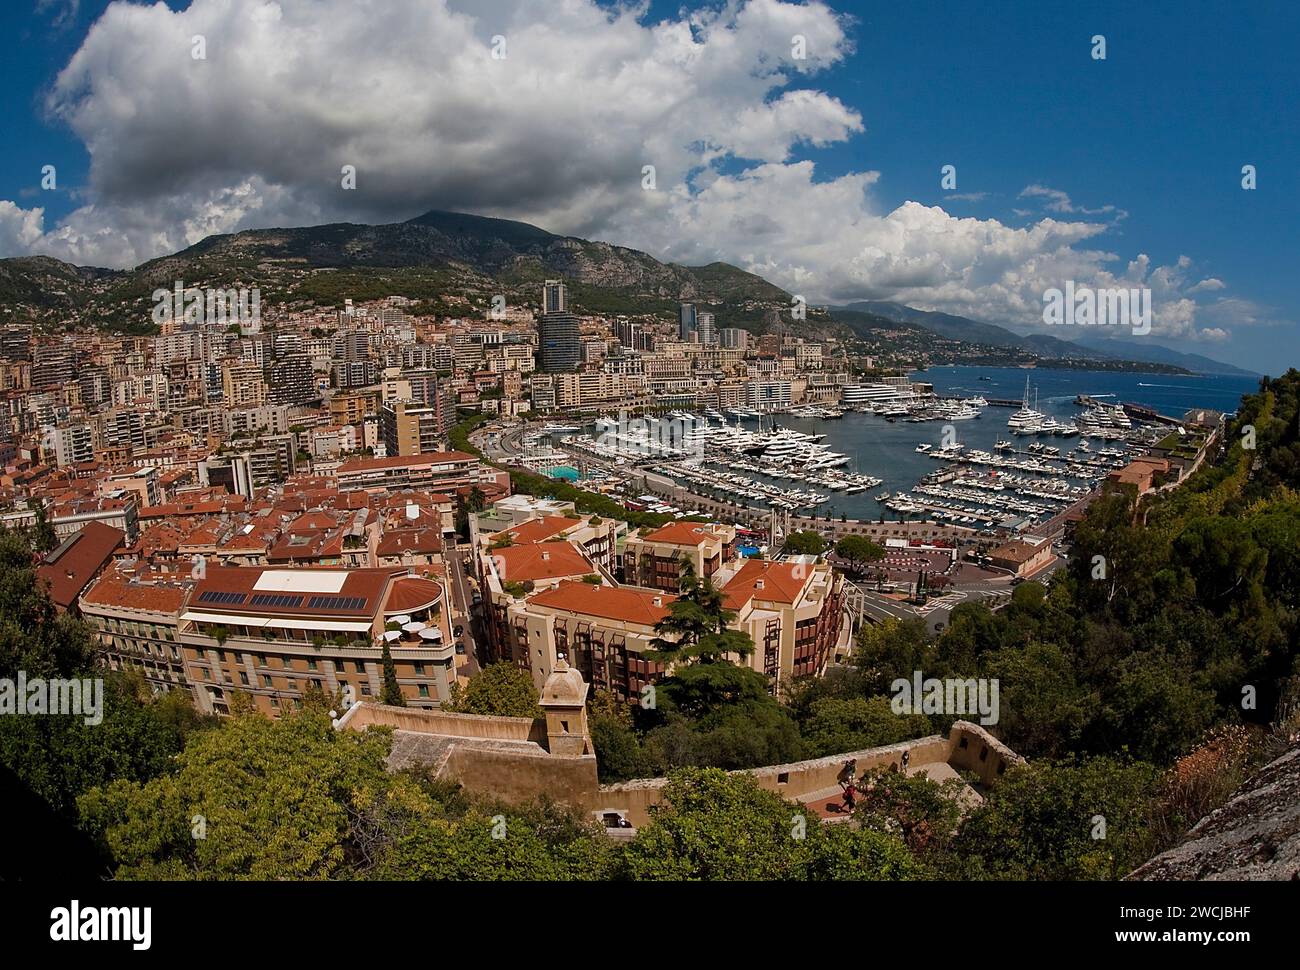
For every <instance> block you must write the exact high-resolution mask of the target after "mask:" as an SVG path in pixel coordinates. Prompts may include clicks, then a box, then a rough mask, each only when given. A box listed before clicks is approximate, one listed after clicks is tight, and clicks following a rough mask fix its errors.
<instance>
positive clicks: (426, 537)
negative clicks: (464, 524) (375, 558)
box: [376, 529, 442, 556]
mask: <svg viewBox="0 0 1300 970" xmlns="http://www.w3.org/2000/svg"><path fill="white" fill-rule="evenodd" d="M408 550H409V551H411V552H421V553H423V552H441V551H442V533H441V532H440V531H439V530H437V529H393V530H390V531H389V532H386V533H384V537H383V538H382V539H380V540H379V547H378V548H377V549H376V553H377V554H378V555H380V556H400V555H401V554H402V553H404V552H406V551H408Z"/></svg>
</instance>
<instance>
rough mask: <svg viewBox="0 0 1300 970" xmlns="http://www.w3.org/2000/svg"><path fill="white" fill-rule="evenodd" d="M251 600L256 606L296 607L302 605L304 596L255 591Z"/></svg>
mask: <svg viewBox="0 0 1300 970" xmlns="http://www.w3.org/2000/svg"><path fill="white" fill-rule="evenodd" d="M250 602H251V603H252V604H253V605H254V606H280V607H296V606H302V597H301V596H291V595H288V594H285V593H254V594H253V598H252V600H250Z"/></svg>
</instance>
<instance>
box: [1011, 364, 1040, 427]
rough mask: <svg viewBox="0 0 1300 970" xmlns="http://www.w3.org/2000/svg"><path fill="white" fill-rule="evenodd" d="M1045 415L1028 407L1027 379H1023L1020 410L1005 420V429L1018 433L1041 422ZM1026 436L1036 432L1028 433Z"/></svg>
mask: <svg viewBox="0 0 1300 970" xmlns="http://www.w3.org/2000/svg"><path fill="white" fill-rule="evenodd" d="M1046 417H1047V415H1045V414H1043V412H1042V411H1039V410H1037V409H1036V408H1031V407H1030V406H1029V378H1028V377H1026V378H1025V396H1024V398H1023V399H1022V400H1021V403H1020V410H1019V411H1017V412H1016V413H1015V414H1013V415H1011V417H1009V418H1008V419H1007V427H1008V428H1010V429H1011V430H1013V431H1016V432H1019V430H1020V429H1021V428H1028V427H1034V426H1037V425H1039V424H1041V423H1042V422H1043V420H1044V419H1045V418H1046ZM1026 433H1028V434H1035V433H1037V432H1034V431H1030V432H1026Z"/></svg>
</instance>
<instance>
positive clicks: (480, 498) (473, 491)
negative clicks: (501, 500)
mask: <svg viewBox="0 0 1300 970" xmlns="http://www.w3.org/2000/svg"><path fill="white" fill-rule="evenodd" d="M465 507H466V509H468V510H469V511H470V512H472V513H476V514H477V513H479V512H482V511H483V509H484V508H486V507H487V496H486V495H484V494H483V489H481V488H479V487H478V486H477V485H475V486H473V487H472V488H470V490H469V498H468V499H466V501H465Z"/></svg>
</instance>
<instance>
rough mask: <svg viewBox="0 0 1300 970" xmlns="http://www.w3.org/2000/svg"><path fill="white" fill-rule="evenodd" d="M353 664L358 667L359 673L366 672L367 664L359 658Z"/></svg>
mask: <svg viewBox="0 0 1300 970" xmlns="http://www.w3.org/2000/svg"><path fill="white" fill-rule="evenodd" d="M353 666H355V667H356V668H357V673H359V674H364V673H365V672H366V665H365V664H364V663H362V662H361V661H360V660H358V661H357V662H356V663H355V664H354V665H353Z"/></svg>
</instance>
